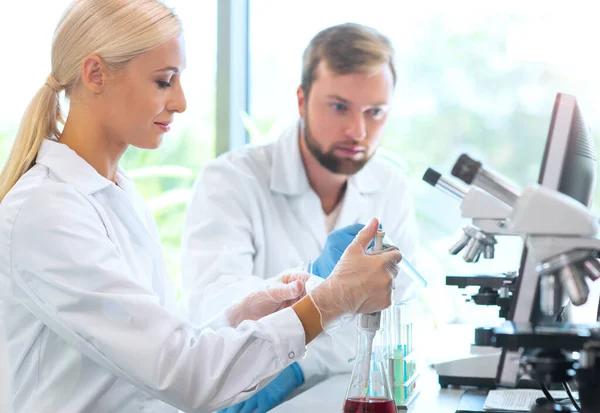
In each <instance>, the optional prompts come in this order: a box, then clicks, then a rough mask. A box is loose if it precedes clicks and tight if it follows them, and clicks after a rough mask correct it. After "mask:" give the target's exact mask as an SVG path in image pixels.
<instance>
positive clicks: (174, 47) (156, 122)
mask: <svg viewBox="0 0 600 413" xmlns="http://www.w3.org/2000/svg"><path fill="white" fill-rule="evenodd" d="M184 68H185V53H184V50H183V41H182V39H181V38H179V37H178V38H173V39H171V40H169V41H167V42H165V43H163V44H162V45H160V46H158V47H156V48H154V49H152V50H149V51H148V52H145V53H143V54H141V55H139V56H137V57H135V58H133V59H132V60H131V61H129V62H128V63H127V65H126V66H125V67H124V68H123V69H119V70H117V71H115V72H114V76H111V77H110V79H108V80H109V81H107V82H106V85H105V87H104V89H103V91H102V94H101V95H102V105H101V106H102V112H103V116H102V119H103V122H102V126H101V127H102V128H103V129H104V133H105V135H106V136H108V137H110V138H111V139H112V140H116V141H120V142H122V143H125V144H127V145H133V146H135V147H138V148H143V149H154V148H157V147H158V146H160V144H161V142H162V137H163V135H164V134H165V133H166V132H168V131H169V124H170V123H171V122H172V121H173V115H174V114H175V113H181V112H183V111H185V109H186V100H185V96H184V93H183V89H182V87H181V72H182V71H183V69H184Z"/></svg>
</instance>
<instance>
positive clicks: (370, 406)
mask: <svg viewBox="0 0 600 413" xmlns="http://www.w3.org/2000/svg"><path fill="white" fill-rule="evenodd" d="M344 413H396V403H394V401H393V400H391V399H386V398H383V397H350V398H349V399H346V403H345V404H344Z"/></svg>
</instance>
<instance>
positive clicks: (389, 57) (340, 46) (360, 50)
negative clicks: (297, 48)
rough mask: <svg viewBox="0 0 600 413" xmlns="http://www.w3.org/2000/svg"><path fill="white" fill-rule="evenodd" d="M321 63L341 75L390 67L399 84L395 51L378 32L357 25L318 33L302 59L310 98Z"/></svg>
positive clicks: (304, 86) (303, 78) (304, 83)
mask: <svg viewBox="0 0 600 413" xmlns="http://www.w3.org/2000/svg"><path fill="white" fill-rule="evenodd" d="M321 61H325V63H326V64H327V67H328V68H329V69H330V70H332V71H333V72H334V73H336V74H338V75H344V74H349V73H358V72H370V71H372V70H376V69H379V68H380V67H381V66H383V65H385V64H388V65H389V67H390V70H391V71H392V77H393V80H394V85H395V84H396V68H395V66H394V48H393V47H392V43H391V42H390V40H389V39H388V38H387V37H386V36H384V35H383V34H381V33H379V32H378V31H377V30H375V29H373V28H371V27H368V26H363V25H360V24H356V23H345V24H339V25H337V26H332V27H329V28H327V29H325V30H322V31H320V32H319V33H317V35H316V36H315V37H313V39H312V40H311V41H310V43H309V44H308V46H307V47H306V50H305V51H304V54H303V56H302V83H301V86H302V90H303V91H304V94H305V95H306V96H308V94H309V93H310V89H311V87H312V84H313V83H314V81H315V80H316V70H317V67H318V66H319V63H321Z"/></svg>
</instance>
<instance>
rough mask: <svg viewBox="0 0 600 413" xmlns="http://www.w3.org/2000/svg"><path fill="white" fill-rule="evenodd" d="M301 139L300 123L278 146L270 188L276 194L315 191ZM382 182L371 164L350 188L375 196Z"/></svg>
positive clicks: (281, 138)
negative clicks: (311, 184) (308, 172)
mask: <svg viewBox="0 0 600 413" xmlns="http://www.w3.org/2000/svg"><path fill="white" fill-rule="evenodd" d="M299 136H300V120H298V121H297V122H294V124H292V125H291V126H290V127H288V128H287V129H285V130H284V131H283V133H282V134H281V135H280V137H279V140H278V141H277V142H275V144H274V145H275V148H274V152H273V163H272V166H271V177H270V188H271V191H273V192H278V193H281V194H285V195H300V194H303V193H305V192H307V191H309V190H310V189H311V188H310V184H309V182H308V178H307V176H306V169H305V168H304V162H302V155H301V153H300V142H299ZM381 179H382V177H378V176H377V175H376V173H375V171H374V167H373V165H372V162H367V164H366V165H365V166H364V167H363V168H362V169H361V170H360V171H358V172H357V173H356V174H354V175H352V176H351V177H350V179H348V188H350V187H354V188H355V189H356V190H357V191H358V192H359V193H360V194H371V193H375V192H378V191H380V190H381V189H382V187H381ZM383 179H385V178H384V177H383Z"/></svg>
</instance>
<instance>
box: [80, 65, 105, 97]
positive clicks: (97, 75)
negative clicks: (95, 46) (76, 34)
mask: <svg viewBox="0 0 600 413" xmlns="http://www.w3.org/2000/svg"><path fill="white" fill-rule="evenodd" d="M106 77H107V67H106V64H105V63H104V60H102V58H101V57H100V56H97V55H90V56H88V57H86V58H85V59H84V60H83V63H82V65H81V82H82V83H83V86H84V87H85V88H86V89H88V90H89V91H90V92H92V93H93V94H95V95H98V94H100V93H102V91H103V90H104V86H105V85H106Z"/></svg>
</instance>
